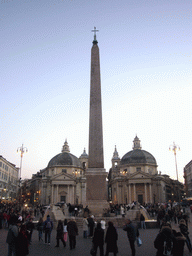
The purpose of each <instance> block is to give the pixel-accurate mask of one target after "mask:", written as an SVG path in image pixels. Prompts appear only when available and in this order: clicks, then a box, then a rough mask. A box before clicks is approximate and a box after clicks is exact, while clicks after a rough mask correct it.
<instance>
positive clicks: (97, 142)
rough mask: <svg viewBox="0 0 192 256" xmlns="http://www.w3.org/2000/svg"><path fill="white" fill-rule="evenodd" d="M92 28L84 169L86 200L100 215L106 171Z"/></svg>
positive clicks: (97, 57)
mask: <svg viewBox="0 0 192 256" xmlns="http://www.w3.org/2000/svg"><path fill="white" fill-rule="evenodd" d="M97 31H98V30H96V28H94V30H93V32H94V40H93V46H92V49H91V85H90V113H89V158H88V170H87V171H86V179H87V186H86V201H87V205H88V208H89V209H90V210H91V212H92V213H93V214H94V215H102V214H103V209H105V208H108V207H109V204H108V203H107V182H106V177H107V173H106V171H105V169H104V157H103V127H102V106H101V79H100V61H99V47H98V45H97V44H98V42H97V39H96V32H97Z"/></svg>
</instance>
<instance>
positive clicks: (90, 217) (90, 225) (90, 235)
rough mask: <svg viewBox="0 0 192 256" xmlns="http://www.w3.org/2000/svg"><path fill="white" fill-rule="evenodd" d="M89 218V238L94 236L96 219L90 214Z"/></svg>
mask: <svg viewBox="0 0 192 256" xmlns="http://www.w3.org/2000/svg"><path fill="white" fill-rule="evenodd" d="M87 220H88V227H89V235H88V236H89V238H93V229H94V226H95V223H94V220H93V218H92V216H90V215H89V217H88V218H87Z"/></svg>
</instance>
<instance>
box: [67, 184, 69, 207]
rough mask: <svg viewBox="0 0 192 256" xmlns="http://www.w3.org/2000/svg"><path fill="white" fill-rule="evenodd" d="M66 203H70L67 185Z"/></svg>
mask: <svg viewBox="0 0 192 256" xmlns="http://www.w3.org/2000/svg"><path fill="white" fill-rule="evenodd" d="M67 200H68V202H67V203H70V197H69V185H68V186H67Z"/></svg>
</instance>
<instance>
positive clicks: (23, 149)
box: [17, 144, 28, 180]
mask: <svg viewBox="0 0 192 256" xmlns="http://www.w3.org/2000/svg"><path fill="white" fill-rule="evenodd" d="M17 152H20V153H21V161H20V168H19V180H21V168H22V159H23V154H24V153H27V152H28V149H27V148H26V147H23V144H22V146H21V147H19V148H18V149H17Z"/></svg>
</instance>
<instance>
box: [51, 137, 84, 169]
mask: <svg viewBox="0 0 192 256" xmlns="http://www.w3.org/2000/svg"><path fill="white" fill-rule="evenodd" d="M54 166H75V167H82V166H81V162H80V160H79V159H78V158H77V157H76V156H74V155H73V154H71V153H70V150H69V146H68V143H67V140H65V143H64V146H63V148H62V153H60V154H58V155H56V156H54V157H53V158H52V159H51V160H50V161H49V163H48V166H47V167H48V168H49V167H54Z"/></svg>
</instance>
